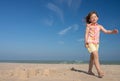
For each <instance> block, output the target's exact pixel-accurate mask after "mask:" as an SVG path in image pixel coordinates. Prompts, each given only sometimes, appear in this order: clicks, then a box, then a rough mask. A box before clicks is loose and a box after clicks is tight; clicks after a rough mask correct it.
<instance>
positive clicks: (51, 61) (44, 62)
mask: <svg viewBox="0 0 120 81" xmlns="http://www.w3.org/2000/svg"><path fill="white" fill-rule="evenodd" d="M0 63H34V64H35V63H37V64H87V63H88V61H79V60H73V61H65V60H0ZM101 64H109V65H111V64H112V65H120V61H101Z"/></svg>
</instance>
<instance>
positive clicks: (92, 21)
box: [90, 14, 98, 24]
mask: <svg viewBox="0 0 120 81" xmlns="http://www.w3.org/2000/svg"><path fill="white" fill-rule="evenodd" d="M97 21H98V17H97V15H96V14H92V15H91V16H90V22H91V23H93V24H95V23H97Z"/></svg>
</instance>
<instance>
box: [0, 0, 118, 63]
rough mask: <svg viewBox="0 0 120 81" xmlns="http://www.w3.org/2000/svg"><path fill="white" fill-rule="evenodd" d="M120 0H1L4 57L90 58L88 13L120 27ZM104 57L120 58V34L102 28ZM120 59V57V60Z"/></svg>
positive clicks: (0, 36)
mask: <svg viewBox="0 0 120 81" xmlns="http://www.w3.org/2000/svg"><path fill="white" fill-rule="evenodd" d="M119 3H120V1H119V0H100V1H98V0H92V1H90V0H0V60H89V53H88V51H87V49H86V48H85V47H84V33H85V20H84V18H85V16H86V15H87V14H88V13H89V12H90V11H92V10H95V11H97V12H98V14H99V21H98V23H100V24H102V25H103V26H104V27H105V28H106V29H114V28H117V29H118V30H120V11H119V10H120V5H119ZM99 53H100V59H102V60H117V61H118V60H119V57H120V34H117V35H107V34H104V33H102V32H101V38H100V50H99ZM119 61H120V60H119Z"/></svg>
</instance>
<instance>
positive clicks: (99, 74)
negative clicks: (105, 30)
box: [93, 51, 104, 78]
mask: <svg viewBox="0 0 120 81" xmlns="http://www.w3.org/2000/svg"><path fill="white" fill-rule="evenodd" d="M93 56H94V63H95V67H96V70H97V72H98V76H99V77H100V78H101V77H103V76H104V73H103V72H102V70H101V68H100V63H99V56H98V52H97V51H95V52H93Z"/></svg>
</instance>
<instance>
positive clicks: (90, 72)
mask: <svg viewBox="0 0 120 81" xmlns="http://www.w3.org/2000/svg"><path fill="white" fill-rule="evenodd" d="M93 65H94V55H93V54H92V53H91V55H90V62H89V69H88V74H91V75H95V74H94V73H93V72H92V68H93Z"/></svg>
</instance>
